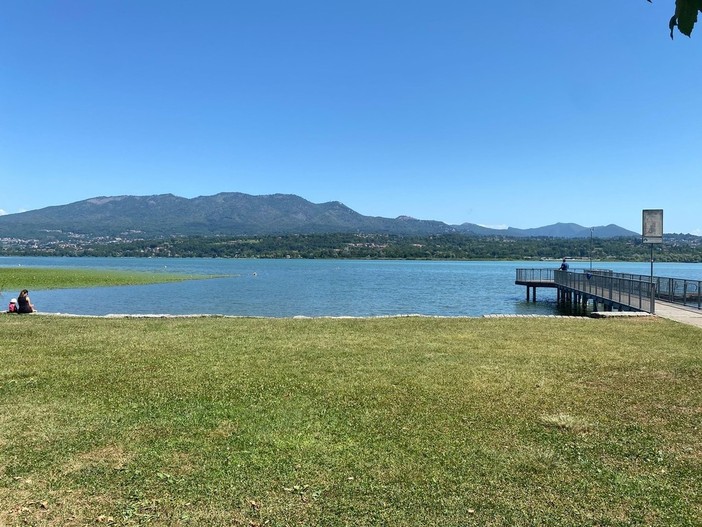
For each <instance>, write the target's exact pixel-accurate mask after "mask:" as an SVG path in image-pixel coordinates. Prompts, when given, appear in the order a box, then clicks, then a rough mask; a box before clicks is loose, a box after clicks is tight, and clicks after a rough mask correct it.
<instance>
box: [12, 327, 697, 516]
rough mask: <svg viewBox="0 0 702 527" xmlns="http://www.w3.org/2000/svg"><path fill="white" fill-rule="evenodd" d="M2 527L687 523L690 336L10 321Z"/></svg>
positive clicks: (692, 463)
mask: <svg viewBox="0 0 702 527" xmlns="http://www.w3.org/2000/svg"><path fill="white" fill-rule="evenodd" d="M0 333H1V334H2V335H3V338H2V339H0V361H1V362H2V364H3V369H2V372H1V373H0V394H1V397H0V408H1V410H0V415H1V416H2V418H1V420H2V426H0V524H2V525H46V526H59V525H61V526H64V525H86V524H102V525H157V526H162V525H164V526H165V525H169V526H170V525H198V526H203V525H208V526H210V525H212V526H220V525H222V526H224V525H227V526H231V525H235V526H236V525H240V526H247V527H250V526H262V525H271V526H283V525H355V526H376V525H386V526H409V527H412V526H420V525H421V526H424V525H446V526H467V525H480V526H485V525H487V526H515V525H516V526H520V525H534V526H535V525H540V526H559V527H561V526H583V525H591V526H595V525H598V526H602V525H608V526H631V525H646V526H670V525H676V526H696V525H700V524H701V523H702V496H701V495H700V493H699V488H700V487H701V486H702V436H701V435H700V430H699V423H700V417H701V416H702V393H701V392H700V391H699V386H700V383H701V382H702V357H701V356H700V354H699V339H700V330H699V329H698V328H694V327H691V326H684V325H680V324H676V323H673V322H669V321H665V320H661V319H656V318H636V319H627V320H622V319H607V320H593V319H582V318H572V319H566V318H528V319H524V318H519V319H515V318H501V319H428V318H418V317H409V318H384V319H336V320H335V319H303V320H294V319H247V318H243V319H242V318H239V319H236V318H198V319H191V318H179V319H173V318H170V319H169V318H162V319H150V318H149V319H86V318H61V317H54V316H47V315H26V316H17V315H0Z"/></svg>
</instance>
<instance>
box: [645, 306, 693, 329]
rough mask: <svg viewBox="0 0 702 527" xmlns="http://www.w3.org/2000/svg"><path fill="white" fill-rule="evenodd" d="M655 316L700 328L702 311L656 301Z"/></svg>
mask: <svg viewBox="0 0 702 527" xmlns="http://www.w3.org/2000/svg"><path fill="white" fill-rule="evenodd" d="M656 315H658V316H659V317H661V318H667V319H669V320H675V321H676V322H681V323H683V324H690V325H691V326H697V327H698V328H702V310H701V309H694V308H688V307H684V306H678V305H675V304H669V303H668V302H662V301H660V300H656Z"/></svg>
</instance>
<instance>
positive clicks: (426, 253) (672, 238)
mask: <svg viewBox="0 0 702 527" xmlns="http://www.w3.org/2000/svg"><path fill="white" fill-rule="evenodd" d="M700 240H701V239H700V238H699V237H697V236H690V235H666V243H665V244H664V245H663V246H662V247H659V246H657V247H656V248H655V257H656V260H657V261H661V262H702V243H700ZM0 255H6V256H10V255H24V256H47V255H48V256H113V257H121V256H128V257H149V256H163V257H181V258H182V257H214V258H348V259H360V258H372V259H433V260H529V259H530V260H539V259H557V258H558V259H560V258H562V257H564V256H568V257H572V258H580V259H587V258H590V257H592V258H594V259H596V260H600V261H601V260H613V261H649V259H650V246H648V245H644V244H642V243H641V240H640V239H639V238H594V239H592V240H590V239H589V238H543V237H541V238H517V237H499V236H474V235H473V236H472V235H465V234H443V235H433V236H402V235H386V234H290V235H280V236H255V237H251V236H249V237H247V236H239V237H232V236H209V237H202V236H190V237H172V238H163V239H158V240H131V241H124V240H122V241H111V242H109V243H101V242H91V243H78V242H74V243H55V244H49V245H44V246H40V245H36V244H35V243H34V242H31V243H30V242H28V243H26V244H24V245H12V246H5V247H3V248H2V249H1V250H0Z"/></svg>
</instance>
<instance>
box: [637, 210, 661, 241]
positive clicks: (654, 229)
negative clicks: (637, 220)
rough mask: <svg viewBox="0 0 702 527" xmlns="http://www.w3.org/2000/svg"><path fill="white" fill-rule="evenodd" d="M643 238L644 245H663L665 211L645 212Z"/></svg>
mask: <svg viewBox="0 0 702 527" xmlns="http://www.w3.org/2000/svg"><path fill="white" fill-rule="evenodd" d="M641 232H642V236H643V242H644V243H663V209H645V210H644V211H643V227H642V231H641Z"/></svg>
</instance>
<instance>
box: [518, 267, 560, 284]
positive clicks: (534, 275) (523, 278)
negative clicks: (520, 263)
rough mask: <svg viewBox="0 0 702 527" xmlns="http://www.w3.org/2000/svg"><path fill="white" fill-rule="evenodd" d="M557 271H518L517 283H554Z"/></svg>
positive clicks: (544, 269)
mask: <svg viewBox="0 0 702 527" xmlns="http://www.w3.org/2000/svg"><path fill="white" fill-rule="evenodd" d="M554 271H555V269H549V268H546V267H542V268H537V269H517V279H516V281H517V283H525V282H553V272H554Z"/></svg>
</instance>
